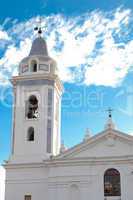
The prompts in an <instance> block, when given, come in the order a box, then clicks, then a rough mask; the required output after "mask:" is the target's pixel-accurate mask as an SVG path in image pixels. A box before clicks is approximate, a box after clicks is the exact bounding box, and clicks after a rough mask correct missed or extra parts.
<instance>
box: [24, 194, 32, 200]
mask: <svg viewBox="0 0 133 200" xmlns="http://www.w3.org/2000/svg"><path fill="white" fill-rule="evenodd" d="M24 200H32V198H31V195H25V196H24Z"/></svg>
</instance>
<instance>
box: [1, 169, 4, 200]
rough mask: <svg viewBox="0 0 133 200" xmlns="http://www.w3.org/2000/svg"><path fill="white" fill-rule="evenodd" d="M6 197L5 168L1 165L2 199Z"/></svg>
mask: <svg viewBox="0 0 133 200" xmlns="http://www.w3.org/2000/svg"><path fill="white" fill-rule="evenodd" d="M4 199H5V169H4V168H3V167H2V166H0V200H4Z"/></svg>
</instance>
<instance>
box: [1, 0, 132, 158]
mask: <svg viewBox="0 0 133 200" xmlns="http://www.w3.org/2000/svg"><path fill="white" fill-rule="evenodd" d="M7 5H8V7H7ZM132 8H133V3H132V1H131V0H117V1H116V0H108V1H107V0H102V1H99V0H71V1H70V0H29V1H26V0H23V1H21V2H20V1H17V0H13V1H9V0H5V1H4V2H2V4H1V7H0V113H1V122H0V149H1V150H0V151H1V152H2V154H1V156H0V160H1V161H2V160H3V159H7V158H8V155H9V151H10V143H11V142H10V141H11V140H10V138H11V122H12V117H11V115H12V103H13V101H12V87H11V85H10V78H11V76H12V75H17V73H18V64H19V62H20V61H21V60H22V59H23V58H24V57H25V56H27V54H28V53H29V51H30V47H31V44H32V41H33V40H34V38H35V37H36V34H35V33H34V27H35V26H36V25H37V23H38V20H39V18H40V17H41V19H42V28H43V37H44V38H45V40H46V41H47V45H48V50H49V54H50V56H51V57H53V58H54V59H55V60H56V61H57V63H58V68H59V76H60V78H61V80H62V81H63V83H64V88H65V90H64V94H63V99H62V128H61V132H62V140H63V141H64V143H65V145H66V146H68V147H70V146H72V145H75V144H76V143H79V142H80V141H82V139H83V137H84V135H85V130H86V128H89V129H90V132H91V134H92V135H94V134H96V133H98V132H100V131H102V130H103V128H104V125H105V123H106V120H107V112H106V110H107V109H108V107H111V108H113V110H114V111H113V120H114V121H115V123H116V125H117V127H118V129H119V130H121V131H123V132H127V133H129V134H132V133H133V9H132ZM77 124H78V126H77Z"/></svg>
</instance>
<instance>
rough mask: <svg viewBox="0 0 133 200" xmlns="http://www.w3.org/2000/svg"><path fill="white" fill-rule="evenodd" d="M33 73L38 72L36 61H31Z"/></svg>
mask: <svg viewBox="0 0 133 200" xmlns="http://www.w3.org/2000/svg"><path fill="white" fill-rule="evenodd" d="M31 72H37V62H36V60H32V61H31Z"/></svg>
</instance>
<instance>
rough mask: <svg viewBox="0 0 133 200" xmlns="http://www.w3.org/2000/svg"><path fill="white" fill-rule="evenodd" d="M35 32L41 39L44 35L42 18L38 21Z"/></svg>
mask: <svg viewBox="0 0 133 200" xmlns="http://www.w3.org/2000/svg"><path fill="white" fill-rule="evenodd" d="M34 31H37V33H38V36H39V37H41V35H42V32H43V31H42V19H41V17H40V18H39V21H38V25H37V26H36V27H35V28H34Z"/></svg>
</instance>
